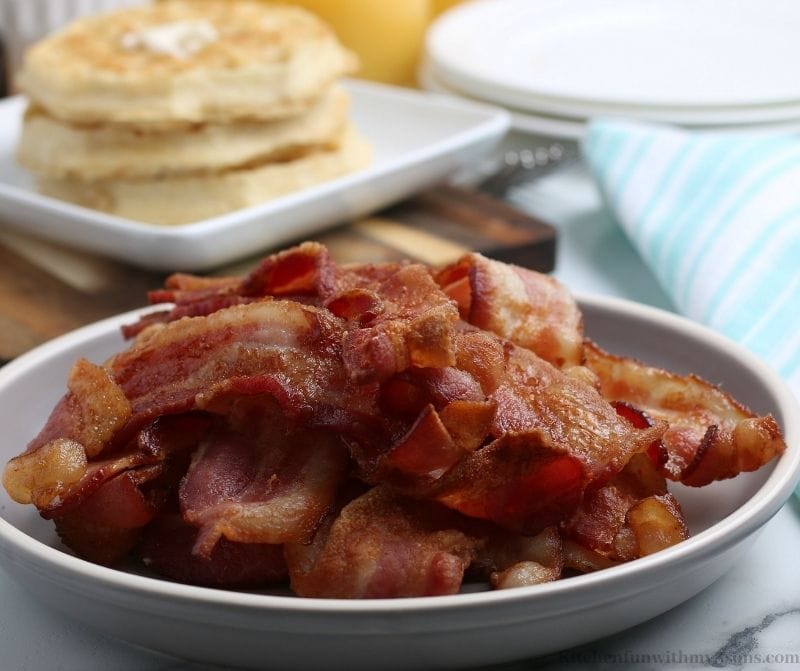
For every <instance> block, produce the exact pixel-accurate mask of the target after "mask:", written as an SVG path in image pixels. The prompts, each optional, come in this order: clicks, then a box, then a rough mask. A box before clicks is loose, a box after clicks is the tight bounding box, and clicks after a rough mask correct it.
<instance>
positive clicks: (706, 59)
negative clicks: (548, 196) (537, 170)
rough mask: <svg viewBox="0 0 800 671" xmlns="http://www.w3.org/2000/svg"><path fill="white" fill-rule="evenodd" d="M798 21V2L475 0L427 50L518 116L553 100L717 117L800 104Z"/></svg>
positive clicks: (440, 72)
mask: <svg viewBox="0 0 800 671" xmlns="http://www.w3.org/2000/svg"><path fill="white" fill-rule="evenodd" d="M797 25H800V4H798V3H796V2H793V1H792V0H774V1H773V2H770V3H769V8H768V10H766V9H765V7H764V4H763V3H762V2H760V1H759V0H739V1H738V2H735V3H730V2H720V1H719V0H671V1H670V2H641V0H539V1H537V2H531V1H530V0H476V1H474V2H470V3H467V4H464V5H461V6H459V7H456V8H455V9H452V10H450V11H448V12H446V13H445V14H444V15H443V16H442V17H441V18H440V19H439V20H438V21H437V22H436V23H435V24H434V25H433V26H432V27H431V29H430V31H429V33H428V38H427V44H426V50H427V55H428V57H429V58H430V59H431V61H432V63H433V65H434V67H435V69H436V73H437V76H440V77H441V78H442V79H443V80H444V81H445V82H446V83H448V84H450V85H451V86H455V87H457V88H459V89H461V90H463V91H465V92H468V93H472V94H473V95H476V96H478V97H480V98H482V99H485V100H493V101H496V102H502V103H504V104H509V105H512V106H516V107H518V108H520V109H532V108H535V109H537V110H538V109H541V108H539V107H538V104H539V103H541V101H542V99H547V98H549V99H561V100H562V102H563V101H572V102H573V103H574V102H576V101H583V102H584V103H589V102H590V103H593V104H597V105H607V106H608V105H628V106H651V107H665V108H673V107H675V108H684V110H683V111H684V112H686V111H703V112H705V113H709V114H710V113H712V112H713V110H714V108H716V109H718V110H723V109H728V108H730V107H732V106H769V105H786V104H789V105H796V104H797V103H799V102H800V81H798V79H797V77H796V75H795V73H794V72H793V68H792V67H790V65H789V64H791V63H797V62H798V61H800V40H798V39H797V33H796V26H797ZM700 108H703V109H702V110H701V109H700ZM550 111H551V113H552V112H555V110H550ZM561 113H563V112H561Z"/></svg>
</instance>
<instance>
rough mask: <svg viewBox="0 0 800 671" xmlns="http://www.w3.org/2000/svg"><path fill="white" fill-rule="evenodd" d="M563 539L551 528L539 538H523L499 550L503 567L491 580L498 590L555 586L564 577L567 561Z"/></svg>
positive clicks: (544, 531) (496, 551) (493, 574)
mask: <svg viewBox="0 0 800 671" xmlns="http://www.w3.org/2000/svg"><path fill="white" fill-rule="evenodd" d="M561 547H562V542H561V536H560V535H559V533H558V530H557V529H556V528H555V527H547V528H546V529H544V530H543V531H541V532H540V533H538V534H537V535H536V536H533V537H525V536H521V537H519V538H517V539H513V540H512V541H511V542H508V543H506V544H505V546H501V548H500V549H499V550H498V549H495V550H494V551H495V553H496V554H495V558H497V554H499V555H500V557H501V562H500V566H503V565H505V566H506V568H498V569H497V570H495V571H493V572H492V573H491V575H490V576H489V582H490V584H491V585H492V587H493V588H494V589H510V588H512V587H527V586H529V585H540V584H542V583H545V582H552V581H553V580H558V578H560V577H561V570H562V567H563V563H564V559H563V556H562V549H561Z"/></svg>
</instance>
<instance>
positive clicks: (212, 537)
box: [180, 423, 347, 558]
mask: <svg viewBox="0 0 800 671" xmlns="http://www.w3.org/2000/svg"><path fill="white" fill-rule="evenodd" d="M346 467H347V462H346V453H345V450H344V447H343V445H342V444H341V441H340V439H339V438H338V436H336V435H334V434H331V433H328V432H312V431H300V430H296V431H291V430H288V427H286V426H282V425H281V424H279V423H278V424H276V425H274V426H273V428H272V430H271V431H270V432H269V433H264V434H262V435H259V436H246V435H244V434H242V433H239V432H234V431H232V430H227V429H222V428H220V429H218V430H216V431H215V432H213V433H211V434H210V435H209V436H208V437H207V439H206V440H204V441H203V442H201V444H200V446H199V447H198V449H197V450H196V452H195V453H194V457H193V459H192V463H191V466H190V467H189V470H188V472H187V474H186V477H185V478H184V480H183V482H182V483H181V486H180V503H181V510H182V513H183V516H184V519H186V521H187V522H190V523H191V524H193V525H195V526H197V527H199V529H200V533H199V534H198V536H197V539H196V542H195V545H194V550H193V552H194V553H195V554H197V555H198V556H201V557H206V558H208V557H210V556H211V554H212V551H213V549H214V547H215V546H216V544H217V542H218V541H219V540H220V538H221V537H223V536H224V537H225V538H227V539H228V540H231V541H236V542H240V543H268V544H281V543H287V542H293V543H304V542H307V541H309V540H311V537H312V535H313V533H314V531H315V530H316V527H317V525H318V524H319V522H320V520H321V519H322V517H323V516H324V514H325V513H326V511H327V510H328V508H329V506H330V505H331V503H332V501H333V499H334V497H335V495H336V492H337V489H338V487H339V485H340V484H341V482H342V481H343V479H344V476H345V473H346Z"/></svg>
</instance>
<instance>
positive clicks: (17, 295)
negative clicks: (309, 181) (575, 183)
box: [0, 185, 556, 362]
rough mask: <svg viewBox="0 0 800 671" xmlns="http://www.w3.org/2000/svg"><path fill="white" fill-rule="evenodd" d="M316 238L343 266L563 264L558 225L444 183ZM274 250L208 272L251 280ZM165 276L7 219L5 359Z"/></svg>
mask: <svg viewBox="0 0 800 671" xmlns="http://www.w3.org/2000/svg"><path fill="white" fill-rule="evenodd" d="M315 239H317V240H319V241H320V242H322V243H323V244H325V245H327V246H328V248H329V250H330V252H331V254H332V256H333V257H334V259H336V261H337V262H339V263H360V262H366V261H394V260H400V259H404V258H410V259H413V260H417V261H422V262H424V263H428V264H432V265H437V266H438V265H443V264H446V263H449V262H450V261H453V260H455V259H457V258H458V257H459V256H461V255H462V254H464V253H465V252H467V251H471V250H474V251H479V252H481V253H484V254H486V255H487V256H491V257H493V258H497V259H500V260H503V261H508V262H511V263H517V264H519V265H523V266H526V267H529V268H533V269H535V270H539V271H542V272H548V271H550V270H552V269H553V265H554V263H555V242H556V235H555V231H554V229H553V228H552V227H551V226H549V225H548V224H546V223H544V222H542V221H539V220H538V219H535V218H533V217H531V216H529V215H527V214H525V213H523V212H520V211H519V210H516V209H514V208H513V207H511V206H509V205H508V204H506V203H504V202H502V201H499V200H497V199H494V198H492V197H490V196H487V195H485V194H483V193H480V192H478V191H475V190H471V189H466V188H462V187H453V186H446V185H444V186H439V187H436V188H435V189H432V190H431V191H428V192H426V193H423V194H421V195H419V196H416V197H414V198H412V199H410V200H408V201H405V202H403V203H400V204H399V205H396V206H394V207H392V208H389V209H388V210H385V211H383V212H380V213H378V214H377V215H375V216H373V217H370V218H369V219H364V220H360V221H356V222H352V223H349V224H345V225H342V226H339V227H337V228H333V229H329V230H327V231H325V232H324V233H322V234H320V235H318V236H315ZM298 242H300V241H299V240H298ZM287 246H288V245H287ZM272 251H276V250H270V249H266V250H263V252H262V253H260V254H258V255H257V256H254V257H252V258H249V259H243V260H242V261H240V262H237V263H236V264H233V265H229V266H226V267H223V268H218V269H216V270H215V271H214V272H212V273H209V274H213V275H241V274H244V273H246V272H247V271H248V270H250V269H251V268H252V267H253V266H254V265H255V264H256V263H257V262H258V260H259V259H260V258H262V257H263V256H264V255H266V254H268V253H270V252H272ZM166 275H167V273H157V272H152V271H147V270H142V269H140V268H136V267H134V266H130V265H126V264H124V263H119V262H117V261H113V260H110V259H106V258H100V257H97V256H93V255H90V254H86V253H83V252H79V251H75V250H71V249H67V248H64V247H61V246H58V245H55V244H52V243H48V242H45V241H41V240H35V239H33V238H28V237H25V236H21V235H17V234H15V233H10V232H8V231H5V230H3V227H2V222H0V362H2V361H8V360H10V359H13V358H14V357H16V356H18V355H20V354H22V353H23V352H26V351H27V350H29V349H31V348H33V347H35V346H36V345H39V344H41V343H43V342H45V341H47V340H50V339H52V338H54V337H56V336H58V335H61V334H63V333H66V332H68V331H71V330H73V329H75V328H78V327H79V326H83V325H85V324H88V323H91V322H94V321H97V320H98V319H102V318H104V317H108V316H111V315H115V314H118V313H120V312H124V311H127V310H131V309H134V308H137V307H141V306H143V305H145V304H146V292H147V291H148V290H149V289H155V288H158V287H160V286H161V285H162V283H163V281H164V279H165V277H166Z"/></svg>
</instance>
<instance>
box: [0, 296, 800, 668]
mask: <svg viewBox="0 0 800 671" xmlns="http://www.w3.org/2000/svg"><path fill="white" fill-rule="evenodd" d="M580 304H581V308H582V310H583V315H584V318H585V321H586V332H587V334H590V335H591V337H592V338H593V339H594V340H596V341H597V342H598V343H600V344H601V345H602V346H604V347H606V348H608V349H609V350H610V351H612V352H616V353H620V354H628V355H631V356H635V357H637V358H640V359H642V360H644V361H647V362H650V363H654V364H656V365H661V366H665V367H668V368H670V369H672V370H675V371H676V372H682V373H686V372H690V371H694V372H696V373H699V374H701V375H703V376H705V377H706V378H707V379H710V380H713V381H715V382H719V383H720V384H721V385H722V386H723V387H724V388H725V389H727V390H728V391H730V392H731V393H732V394H733V395H734V396H736V397H737V398H738V399H740V400H741V401H742V402H744V403H746V404H747V405H749V406H750V407H751V408H753V410H755V411H757V412H772V413H773V414H774V415H775V416H776V418H777V420H778V421H779V423H780V424H781V425H782V426H783V429H784V432H785V434H786V439H787V443H788V445H789V449H788V450H787V451H786V453H785V454H783V456H781V457H780V459H778V460H776V461H775V462H774V463H771V464H769V465H768V466H766V467H765V468H762V469H760V470H759V471H757V472H755V473H748V474H743V475H740V476H738V477H736V478H733V479H731V480H727V481H723V482H717V483H714V484H713V485H710V486H708V487H702V488H688V487H677V486H676V487H674V488H673V490H674V491H675V495H676V497H677V498H678V499H679V501H680V503H681V506H682V508H683V512H684V514H685V516H686V519H687V521H688V523H689V527H690V530H691V532H692V534H693V536H692V537H691V538H689V539H688V540H686V541H684V542H682V543H679V544H678V545H676V546H674V547H671V548H668V549H667V550H664V551H662V552H657V553H655V554H652V555H650V556H647V557H644V558H642V559H637V560H636V561H632V562H629V563H627V564H623V565H620V566H616V567H614V568H610V569H607V570H604V571H598V572H596V573H593V574H587V575H582V576H578V577H574V578H566V579H564V580H559V581H556V582H554V583H549V584H546V585H538V586H534V587H523V588H518V589H508V590H500V591H478V592H470V593H464V594H456V595H452V596H441V597H423V598H417V599H372V600H363V601H359V600H353V601H350V600H341V599H300V598H295V597H291V596H286V595H285V593H280V592H279V593H277V594H276V593H264V592H245V591H233V590H219V589H209V588H204V587H195V586H192V585H182V584H177V583H174V582H170V581H168V580H161V579H158V578H156V577H154V576H152V575H143V574H142V573H141V571H139V572H136V573H134V572H126V571H123V570H114V569H110V568H106V567H103V566H96V565H94V564H90V563H88V562H86V561H83V560H81V559H78V558H77V557H75V556H74V555H72V554H71V553H69V552H68V551H67V550H66V549H65V548H64V546H63V545H61V543H60V542H59V540H58V537H57V536H56V533H55V531H54V530H53V527H52V524H50V523H48V522H46V521H45V520H43V519H42V518H41V517H40V516H39V515H38V514H37V512H36V510H35V509H34V508H33V507H32V506H22V505H19V504H15V503H13V502H12V501H11V500H10V499H9V498H8V496H7V494H6V493H5V491H4V490H2V488H0V563H2V565H3V568H4V569H5V570H7V571H8V572H9V574H10V575H12V576H13V577H14V579H16V580H17V581H19V582H20V583H21V584H23V585H24V586H25V587H26V588H27V589H28V590H29V591H30V592H31V593H32V594H33V595H34V596H36V597H37V598H38V599H39V600H40V601H42V602H43V603H45V604H47V605H48V606H49V607H51V608H53V609H54V610H56V611H60V612H62V613H63V614H64V616H66V617H69V618H71V619H73V620H77V621H79V622H82V623H85V624H88V625H90V626H92V627H95V628H97V629H99V630H100V631H103V632H105V633H107V634H110V635H112V636H115V637H118V638H121V639H123V640H127V641H129V642H132V643H135V644H138V645H142V646H145V647H148V648H154V649H157V650H162V651H165V652H169V653H171V654H175V655H179V656H181V657H185V658H189V659H194V660H199V661H203V662H206V663H215V664H221V665H224V666H225V668H228V667H229V666H246V667H250V668H254V669H262V670H263V669H281V670H286V669H322V668H324V669H347V670H348V671H354V670H357V669H365V670H366V669H375V668H379V669H382V670H384V671H389V670H391V669H398V670H400V669H402V670H404V671H408V670H410V669H433V668H437V669H444V668H462V669H463V668H466V667H470V668H471V667H474V666H477V665H480V664H497V663H502V662H507V661H510V660H514V659H521V658H525V657H533V656H537V655H543V654H547V653H550V652H553V651H555V650H561V649H564V648H568V647H573V646H575V645H579V644H581V643H585V642H587V641H590V640H593V639H596V638H599V637H601V636H606V635H609V634H611V633H614V632H617V631H621V630H622V629H625V628H627V627H630V626H633V625H634V624H638V623H640V622H643V621H645V620H647V619H649V618H652V617H654V616H655V615H658V614H659V613H663V612H665V611H666V610H668V609H670V608H672V607H673V606H676V605H677V604H679V603H681V602H683V601H685V600H686V599H688V598H689V597H691V596H693V595H694V594H697V593H698V592H699V591H700V590H701V589H703V588H705V587H707V586H708V585H710V584H711V583H712V582H713V581H714V580H716V579H717V578H719V577H720V576H722V575H723V574H724V573H725V572H726V571H727V570H728V569H730V568H731V566H732V565H733V563H734V562H735V561H736V560H737V559H738V558H739V557H740V556H741V554H742V553H743V552H744V550H745V549H746V548H748V547H750V544H751V543H752V542H753V541H754V540H755V537H756V532H757V531H758V530H759V529H760V528H761V526H762V525H763V524H764V523H765V522H766V521H767V520H768V519H770V517H771V516H772V515H774V514H775V513H776V512H777V511H778V509H779V508H780V507H781V505H782V504H783V503H784V502H785V501H786V499H787V498H788V497H789V496H790V495H791V492H792V489H793V488H794V486H795V484H796V483H797V480H798V477H799V476H800V408H798V406H797V401H796V399H795V398H794V396H793V395H792V393H791V392H790V391H789V390H788V388H787V387H786V385H785V384H784V383H783V382H781V381H780V380H779V379H778V377H777V376H776V375H775V374H774V373H772V372H771V371H770V370H769V369H768V368H767V367H766V366H765V365H764V364H762V363H761V362H759V361H758V360H757V359H756V358H755V357H754V356H753V355H752V354H749V353H748V352H746V351H745V350H744V349H742V348H741V347H739V346H737V345H734V344H733V343H731V342H729V341H728V340H726V339H725V338H723V337H722V336H720V335H718V334H716V333H714V332H712V331H710V330H709V329H707V328H704V327H702V326H699V325H697V324H695V323H693V322H690V321H689V320H687V319H683V318H680V317H677V316H675V315H673V314H670V313H666V312H662V311H660V310H656V309H654V308H648V307H645V306H642V305H637V304H635V303H631V302H628V301H621V300H615V299H609V298H602V297H591V296H584V297H583V298H582V299H581V301H580ZM135 319H136V315H135V314H132V313H131V314H127V315H121V316H118V317H114V318H112V319H108V320H106V321H103V322H99V323H97V324H93V325H91V326H87V327H85V328H82V329H80V330H78V331H75V332H73V333H71V334H68V335H65V336H62V337H61V338H58V339H57V340H54V341H52V342H50V343H48V344H46V345H43V346H41V347H39V348H37V349H35V350H32V351H31V352H29V353H27V354H25V355H23V356H21V357H19V358H18V359H16V360H15V361H13V362H11V363H10V364H7V365H6V366H4V367H3V368H2V369H0V426H2V427H3V441H2V443H0V464H2V463H4V462H5V461H6V460H7V459H9V458H10V457H11V456H13V455H15V454H17V453H18V452H19V451H21V449H22V448H23V446H24V445H25V443H26V442H27V441H28V440H29V439H30V438H31V437H32V436H34V435H35V434H36V432H37V431H38V430H39V428H40V427H41V426H42V424H43V422H44V420H45V418H46V417H47V415H48V414H49V412H50V410H51V409H52V407H53V405H54V404H55V403H56V401H57V399H58V398H59V396H60V395H61V394H62V393H63V382H62V383H61V384H59V383H58V381H64V380H65V379H66V376H67V372H68V371H69V368H70V366H71V365H72V363H73V362H74V361H75V359H76V358H78V357H80V356H84V357H87V358H89V359H90V360H93V361H98V362H99V361H103V360H104V359H105V358H106V357H108V356H110V355H111V354H112V353H114V352H117V351H120V349H122V348H123V347H124V343H123V341H122V339H121V336H120V332H119V326H120V325H121V324H126V323H130V322H132V321H134V320H135Z"/></svg>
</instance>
